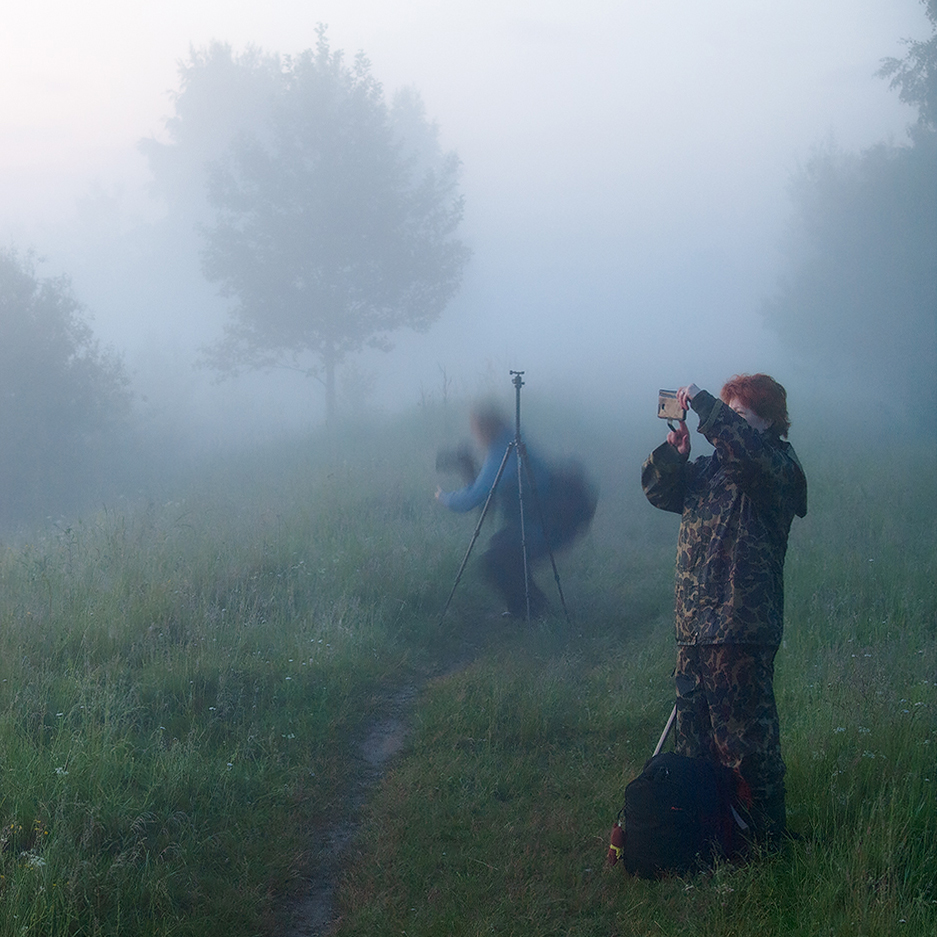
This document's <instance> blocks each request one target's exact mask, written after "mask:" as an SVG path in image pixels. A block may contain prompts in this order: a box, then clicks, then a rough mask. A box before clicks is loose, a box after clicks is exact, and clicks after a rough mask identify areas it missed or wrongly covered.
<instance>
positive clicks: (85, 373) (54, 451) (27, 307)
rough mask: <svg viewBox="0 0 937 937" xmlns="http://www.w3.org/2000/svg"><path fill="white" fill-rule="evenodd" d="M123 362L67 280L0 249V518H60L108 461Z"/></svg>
mask: <svg viewBox="0 0 937 937" xmlns="http://www.w3.org/2000/svg"><path fill="white" fill-rule="evenodd" d="M127 385H128V379H127V376H126V374H125V372H124V368H123V363H122V362H121V360H120V358H119V357H117V356H116V355H115V354H114V353H112V352H110V351H107V350H102V349H101V348H100V347H99V345H98V343H97V342H96V340H95V339H94V336H93V334H92V331H91V328H90V326H89V325H88V322H87V320H86V313H85V310H84V308H83V307H82V306H81V304H80V303H79V302H78V301H77V299H76V298H75V297H74V295H73V293H72V290H71V285H70V283H69V280H68V278H67V277H64V276H62V277H54V278H46V279H40V278H39V277H38V276H37V274H36V269H35V258H34V257H33V256H32V255H31V254H26V255H25V256H21V255H19V254H18V253H17V252H16V251H14V250H3V251H0V440H2V448H0V492H2V501H0V515H2V516H3V517H4V519H6V520H11V519H14V518H23V517H27V516H29V515H31V514H34V513H35V512H36V511H40V510H41V511H48V510H50V509H54V510H59V509H62V508H64V507H66V506H68V505H69V504H70V503H72V502H73V501H74V499H75V498H76V497H77V496H79V495H80V494H81V489H82V488H83V486H85V485H87V484H88V483H89V481H90V473H91V472H92V470H93V469H94V468H95V467H96V466H99V465H100V464H101V463H102V462H103V461H104V460H106V459H107V458H108V457H109V455H111V453H108V451H107V449H108V443H109V442H110V441H111V439H112V434H113V432H114V431H115V429H116V428H117V427H118V426H119V425H120V424H121V422H122V421H123V419H124V418H125V417H126V416H127V415H128V413H129V405H130V395H129V392H128V390H127Z"/></svg>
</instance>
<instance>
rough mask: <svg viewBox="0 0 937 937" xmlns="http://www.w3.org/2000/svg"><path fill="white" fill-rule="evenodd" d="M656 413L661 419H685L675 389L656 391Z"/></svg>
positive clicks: (668, 420) (684, 411) (684, 413)
mask: <svg viewBox="0 0 937 937" xmlns="http://www.w3.org/2000/svg"><path fill="white" fill-rule="evenodd" d="M657 415H658V417H660V419H662V420H667V422H668V423H669V422H670V421H671V420H685V419H686V410H684V409H683V407H681V406H680V404H679V403H677V392H676V391H675V390H660V391H658V392H657Z"/></svg>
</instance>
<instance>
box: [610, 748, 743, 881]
mask: <svg viewBox="0 0 937 937" xmlns="http://www.w3.org/2000/svg"><path fill="white" fill-rule="evenodd" d="M739 793H740V792H739V781H738V778H737V775H736V774H735V772H733V771H732V770H731V769H730V768H727V767H725V765H721V764H718V763H716V762H713V761H708V760H705V759H703V758H687V757H686V756H685V755H677V754H675V753H674V752H663V753H662V754H659V755H655V756H654V757H653V758H651V759H650V760H649V761H648V762H647V763H646V764H645V766H644V770H643V771H642V772H641V774H640V775H638V777H636V778H635V779H634V780H633V781H631V782H630V783H629V784H628V785H627V787H626V788H625V805H624V807H622V808H621V810H620V811H619V814H618V821H617V822H616V824H615V827H613V829H612V845H611V846H610V848H609V854H608V861H609V864H611V865H614V864H615V862H616V861H618V860H621V861H622V862H623V863H624V866H625V869H626V870H627V871H628V872H630V873H631V874H632V875H637V876H640V877H642V878H658V877H660V876H661V875H664V874H667V873H673V874H677V875H680V874H683V873H687V872H696V871H699V870H701V869H705V868H708V867H709V866H711V865H712V863H713V861H714V860H715V859H717V858H732V857H733V856H734V855H736V854H737V853H738V851H739V849H740V847H741V845H742V842H743V840H742V833H743V832H744V830H745V828H746V827H745V823H744V821H743V820H742V818H741V817H740V816H739V813H738V811H737V810H736V809H735V807H736V805H737V804H738V803H739Z"/></svg>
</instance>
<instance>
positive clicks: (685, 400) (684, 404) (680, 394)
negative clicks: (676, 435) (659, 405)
mask: <svg viewBox="0 0 937 937" xmlns="http://www.w3.org/2000/svg"><path fill="white" fill-rule="evenodd" d="M698 393H699V388H698V387H697V386H696V385H695V384H687V386H686V387H681V388H680V389H679V390H678V391H677V403H678V404H680V407H681V409H683V410H689V409H690V401H691V400H692V399H693V398H694V397H695V396H696V395H697V394H698Z"/></svg>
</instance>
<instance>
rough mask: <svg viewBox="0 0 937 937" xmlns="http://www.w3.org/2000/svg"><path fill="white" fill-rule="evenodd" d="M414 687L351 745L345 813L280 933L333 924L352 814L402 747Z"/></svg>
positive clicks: (314, 932) (316, 930)
mask: <svg viewBox="0 0 937 937" xmlns="http://www.w3.org/2000/svg"><path fill="white" fill-rule="evenodd" d="M417 693H418V688H417V687H416V686H406V687H403V688H402V689H400V690H398V691H397V692H396V693H395V694H394V695H393V696H392V697H391V698H390V699H389V700H388V703H387V706H386V708H385V713H386V715H385V717H384V718H383V719H381V720H379V721H378V722H375V723H373V724H372V725H371V726H370V727H369V728H368V731H367V734H366V735H365V737H364V739H363V740H361V741H360V742H358V743H357V745H356V751H355V760H356V762H357V764H358V766H359V770H357V771H356V772H355V780H354V782H353V784H352V785H351V789H350V791H349V795H348V798H347V799H346V801H345V803H344V805H343V806H344V809H345V815H344V816H342V817H340V818H338V819H337V820H336V821H335V822H334V823H332V824H331V825H330V826H329V827H327V828H326V830H325V831H324V835H323V840H322V842H320V843H319V844H318V848H317V852H316V856H315V859H314V867H315V874H314V875H313V876H312V877H311V878H310V879H308V880H307V882H306V892H305V895H304V896H303V897H302V898H301V899H299V900H298V901H297V902H296V904H295V906H294V908H293V909H292V913H291V915H290V917H291V922H290V925H289V927H287V929H286V930H285V931H284V932H283V934H284V937H326V935H327V934H329V933H331V931H332V928H333V926H334V924H335V915H334V898H335V885H336V882H337V880H338V876H339V873H340V871H341V868H342V861H343V859H344V856H345V853H346V852H347V850H348V847H349V845H350V844H351V841H352V839H353V838H354V835H355V833H356V832H357V830H358V821H357V817H358V815H359V814H360V812H361V808H362V807H364V805H365V803H366V802H367V799H368V795H369V794H370V792H371V790H372V788H373V787H374V786H375V785H376V784H377V783H378V781H380V779H381V776H382V775H383V773H384V768H385V765H386V764H387V762H388V761H389V760H390V759H391V758H393V756H394V755H396V754H397V752H399V751H400V749H401V748H402V747H403V744H404V742H405V741H406V739H407V734H408V732H409V728H410V726H409V715H410V710H411V709H412V706H413V703H414V700H415V699H416V696H417Z"/></svg>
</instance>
